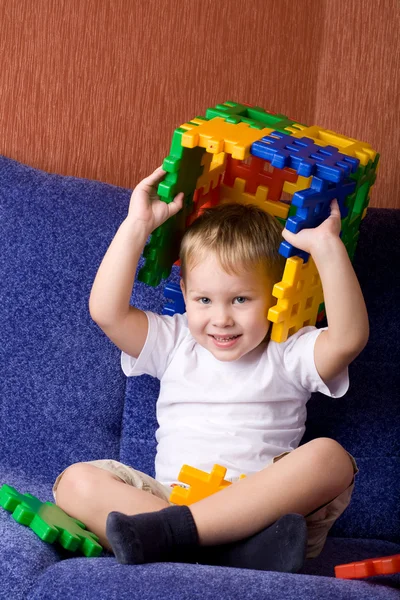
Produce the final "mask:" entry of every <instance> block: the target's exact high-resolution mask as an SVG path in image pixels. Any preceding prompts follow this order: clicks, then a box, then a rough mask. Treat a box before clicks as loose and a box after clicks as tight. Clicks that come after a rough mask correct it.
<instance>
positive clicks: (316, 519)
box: [53, 452, 358, 558]
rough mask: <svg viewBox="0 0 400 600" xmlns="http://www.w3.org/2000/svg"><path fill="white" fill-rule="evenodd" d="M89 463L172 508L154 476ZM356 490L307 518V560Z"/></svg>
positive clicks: (109, 462)
mask: <svg viewBox="0 0 400 600" xmlns="http://www.w3.org/2000/svg"><path fill="white" fill-rule="evenodd" d="M287 454H289V452H284V453H283V454H280V455H279V456H275V458H274V459H273V461H272V462H277V461H278V460H280V459H281V458H283V457H284V456H286V455H287ZM349 457H350V459H351V462H352V463H353V469H354V475H356V474H357V473H358V467H357V463H356V461H355V459H354V458H353V456H352V455H351V454H349ZM86 464H88V465H93V466H95V467H98V468H100V469H104V470H105V471H108V472H110V473H112V474H113V475H115V476H117V477H119V478H120V479H122V481H124V482H125V483H126V484H128V485H132V486H133V487H135V488H137V489H139V490H143V491H144V492H148V493H149V494H153V496H157V497H158V498H161V499H162V500H165V501H166V502H168V503H169V504H171V506H172V503H171V502H169V497H170V495H171V491H172V488H171V487H169V486H166V485H163V484H162V483H159V482H158V481H156V480H155V479H153V477H150V476H149V475H146V474H145V473H142V472H141V471H137V470H135V469H133V468H132V467H128V466H127V465H124V464H123V463H120V462H118V461H116V460H91V461H88V462H87V463H86ZM64 472H65V471H63V472H62V473H60V475H59V476H58V477H57V479H56V481H55V482H54V486H53V496H54V500H56V492H57V487H58V484H59V482H60V479H61V477H62V476H63V474H64ZM353 489H354V478H353V481H352V483H351V484H350V485H349V487H348V488H347V489H346V490H345V491H344V492H342V493H341V494H340V495H339V496H336V498H334V499H333V500H331V501H330V502H327V503H326V504H324V505H323V506H320V507H319V508H317V509H316V510H314V511H312V512H311V513H310V514H308V515H306V517H305V519H306V522H307V530H308V543H307V558H315V557H316V556H318V555H319V554H320V552H321V550H322V548H323V547H324V544H325V541H326V537H327V535H328V531H329V530H330V528H331V527H332V525H333V524H334V522H335V521H336V520H337V519H338V518H339V517H340V515H341V514H342V513H343V512H344V510H345V509H346V508H347V506H348V505H349V503H350V499H351V495H352V493H353Z"/></svg>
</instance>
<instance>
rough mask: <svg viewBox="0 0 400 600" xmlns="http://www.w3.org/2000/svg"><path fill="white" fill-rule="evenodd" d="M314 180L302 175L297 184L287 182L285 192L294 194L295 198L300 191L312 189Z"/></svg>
mask: <svg viewBox="0 0 400 600" xmlns="http://www.w3.org/2000/svg"><path fill="white" fill-rule="evenodd" d="M312 179H313V178H312V177H303V176H302V175H299V176H298V178H297V181H296V183H291V182H290V181H285V183H284V184H283V191H284V192H287V193H288V194H292V196H293V195H294V194H295V193H296V192H298V191H299V190H308V188H309V187H311V182H312Z"/></svg>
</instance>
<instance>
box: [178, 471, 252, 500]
mask: <svg viewBox="0 0 400 600" xmlns="http://www.w3.org/2000/svg"><path fill="white" fill-rule="evenodd" d="M225 475H226V468H225V467H222V466H221V465H214V466H213V468H212V471H211V473H207V472H206V471H201V470H200V469H196V468H195V467H190V466H189V465H183V467H182V469H181V470H180V473H179V476H178V481H181V482H182V483H186V484H187V485H189V486H190V487H189V488H182V487H180V486H175V487H174V489H173V491H172V493H171V496H170V498H169V500H170V502H173V503H174V504H179V505H183V504H185V505H186V506H189V504H193V503H194V502H198V501H199V500H202V499H203V498H207V496H211V495H212V494H215V493H216V492H219V491H221V490H223V489H224V488H226V487H228V486H229V485H232V484H231V482H230V481H226V480H225V479H224V477H225ZM240 477H241V478H242V477H245V475H241V476H240Z"/></svg>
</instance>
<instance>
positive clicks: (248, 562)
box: [197, 514, 307, 573]
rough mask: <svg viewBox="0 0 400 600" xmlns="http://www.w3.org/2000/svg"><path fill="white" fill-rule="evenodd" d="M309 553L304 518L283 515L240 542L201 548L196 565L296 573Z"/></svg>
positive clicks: (294, 515)
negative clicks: (307, 552) (307, 551)
mask: <svg viewBox="0 0 400 600" xmlns="http://www.w3.org/2000/svg"><path fill="white" fill-rule="evenodd" d="M306 549H307V525H306V521H305V519H304V517H302V516H301V515H297V514H288V515H284V516H283V517H281V518H280V519H278V520H277V521H275V523H273V524H272V525H270V526H269V527H266V528H265V529H263V530H262V531H260V532H259V533H256V534H255V535H253V536H251V537H248V538H246V539H244V540H240V541H238V542H232V543H229V544H224V545H220V546H202V547H201V548H200V549H199V550H200V551H199V552H198V554H197V561H198V562H199V563H201V564H205V565H219V566H227V567H238V568H242V569H257V570H261V571H281V572H285V573H297V571H299V570H300V569H301V567H302V566H303V563H304V560H305V557H306Z"/></svg>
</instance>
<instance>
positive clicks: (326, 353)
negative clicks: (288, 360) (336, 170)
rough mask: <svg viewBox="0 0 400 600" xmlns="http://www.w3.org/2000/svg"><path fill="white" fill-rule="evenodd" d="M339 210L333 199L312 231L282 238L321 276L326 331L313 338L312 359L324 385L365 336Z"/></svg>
mask: <svg viewBox="0 0 400 600" xmlns="http://www.w3.org/2000/svg"><path fill="white" fill-rule="evenodd" d="M340 227H341V222H340V210H339V206H338V203H337V201H336V200H334V201H333V202H332V204H331V215H330V217H329V218H328V219H326V221H324V222H323V223H322V224H321V225H320V226H319V227H317V228H315V229H303V230H302V231H300V232H299V233H298V234H293V233H291V232H289V231H287V229H284V232H283V233H282V235H283V237H284V238H285V239H286V240H287V241H288V242H290V243H291V244H293V245H294V246H296V247H297V248H300V249H301V250H305V251H306V252H309V253H310V254H311V256H312V257H313V259H314V261H315V264H316V266H317V269H318V273H319V275H320V277H321V282H322V288H323V292H324V300H325V308H326V315H327V319H328V329H327V330H325V331H323V332H322V333H321V334H320V335H319V336H318V338H317V340H316V342H315V348H314V360H315V366H316V368H317V371H318V373H319V375H320V377H321V379H322V380H323V381H324V382H325V383H326V382H328V381H330V380H332V379H334V378H335V377H336V376H337V375H339V373H340V372H341V371H342V370H343V369H344V368H345V367H347V365H349V364H350V363H351V362H352V360H354V359H355V358H356V356H358V354H359V353H360V352H361V350H362V349H363V348H364V347H365V345H366V343H367V341H368V336H369V323H368V314H367V309H366V306H365V302H364V298H363V295H362V292H361V289H360V285H359V283H358V280H357V277H356V274H355V272H354V269H353V266H352V264H351V261H350V259H349V257H348V254H347V251H346V248H345V246H344V244H343V242H342V240H341V239H340V237H339V234H340Z"/></svg>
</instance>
